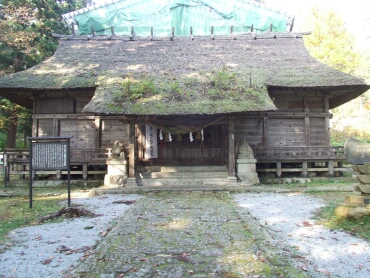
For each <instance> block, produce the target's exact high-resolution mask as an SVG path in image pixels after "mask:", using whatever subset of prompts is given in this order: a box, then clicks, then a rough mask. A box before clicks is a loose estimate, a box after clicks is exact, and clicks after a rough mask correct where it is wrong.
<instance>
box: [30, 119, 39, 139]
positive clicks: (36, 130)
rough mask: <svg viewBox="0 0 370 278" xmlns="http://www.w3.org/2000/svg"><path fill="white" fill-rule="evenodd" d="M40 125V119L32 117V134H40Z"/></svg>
mask: <svg viewBox="0 0 370 278" xmlns="http://www.w3.org/2000/svg"><path fill="white" fill-rule="evenodd" d="M38 125H39V120H38V119H35V118H33V119H32V136H34V137H37V136H39V128H38Z"/></svg>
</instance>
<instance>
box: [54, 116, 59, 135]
mask: <svg viewBox="0 0 370 278" xmlns="http://www.w3.org/2000/svg"><path fill="white" fill-rule="evenodd" d="M53 136H55V137H56V136H59V119H57V118H53Z"/></svg>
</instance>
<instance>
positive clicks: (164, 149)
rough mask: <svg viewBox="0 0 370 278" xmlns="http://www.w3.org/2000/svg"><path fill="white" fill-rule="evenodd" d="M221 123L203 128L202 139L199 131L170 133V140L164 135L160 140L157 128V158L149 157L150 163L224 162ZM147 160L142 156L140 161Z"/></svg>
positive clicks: (222, 128)
mask: <svg viewBox="0 0 370 278" xmlns="http://www.w3.org/2000/svg"><path fill="white" fill-rule="evenodd" d="M224 129H225V127H224V126H223V125H212V126H208V127H206V128H204V129H203V140H202V134H201V132H194V133H192V136H193V141H191V140H190V133H187V134H181V135H180V136H179V134H172V135H171V136H172V141H171V142H170V141H169V140H168V136H167V138H166V136H165V135H164V138H163V140H160V136H159V130H158V138H157V139H158V140H157V141H158V142H157V147H158V158H157V159H151V160H150V162H151V164H156V165H202V164H204V165H205V164H207V165H209V164H212V165H224V164H225V142H224V140H223V138H224V133H225V131H224ZM146 161H149V160H147V159H146V158H145V157H143V160H142V162H143V163H144V164H145V162H146Z"/></svg>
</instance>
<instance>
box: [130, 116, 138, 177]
mask: <svg viewBox="0 0 370 278" xmlns="http://www.w3.org/2000/svg"><path fill="white" fill-rule="evenodd" d="M135 125H136V119H133V120H131V121H130V134H129V154H128V177H129V178H135V176H136V147H135V142H136V134H135Z"/></svg>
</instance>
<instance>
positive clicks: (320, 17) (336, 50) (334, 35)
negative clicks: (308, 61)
mask: <svg viewBox="0 0 370 278" xmlns="http://www.w3.org/2000/svg"><path fill="white" fill-rule="evenodd" d="M306 25H307V28H309V29H310V30H312V34H311V35H310V36H305V38H304V42H305V45H306V47H307V49H308V50H309V52H310V54H311V55H312V56H313V57H315V58H316V59H318V60H319V61H321V62H322V63H324V64H327V65H329V66H331V67H333V68H335V69H338V70H340V71H343V72H346V73H353V72H354V71H355V70H356V69H357V68H358V67H359V64H360V55H359V54H358V53H356V51H354V38H353V36H352V35H351V34H350V33H349V32H348V31H347V29H346V26H345V24H344V22H343V20H342V19H341V18H340V16H339V15H338V14H336V13H335V12H333V11H322V10H319V9H318V8H317V7H314V8H313V9H312V17H311V20H310V21H309V22H308V23H306Z"/></svg>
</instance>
